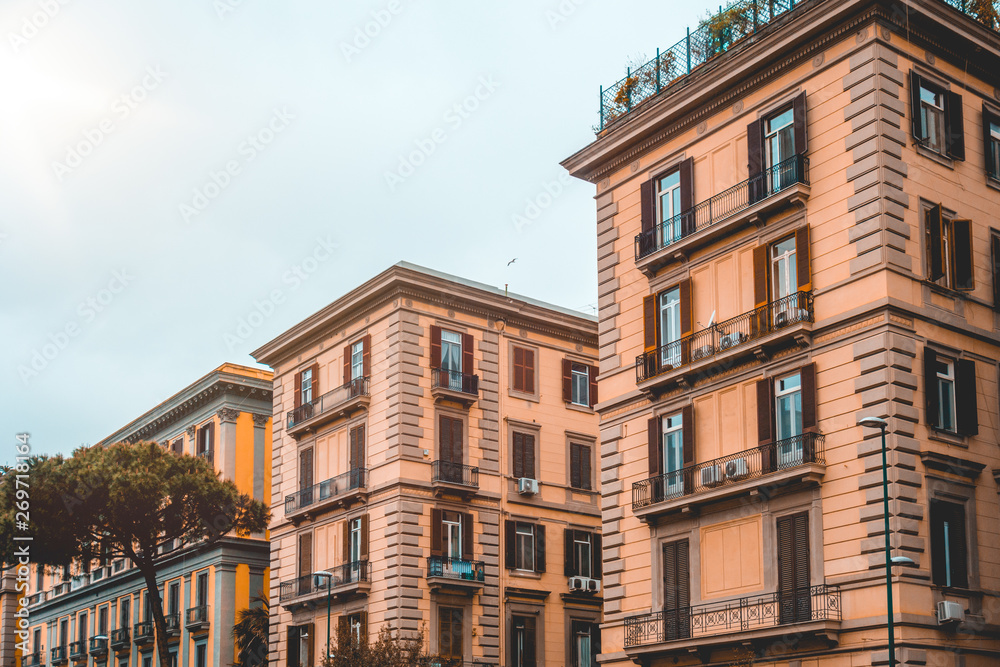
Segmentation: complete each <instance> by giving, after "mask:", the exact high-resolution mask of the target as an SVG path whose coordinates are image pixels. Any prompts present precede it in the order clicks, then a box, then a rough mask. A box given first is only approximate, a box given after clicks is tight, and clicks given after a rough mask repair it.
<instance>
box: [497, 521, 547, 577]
mask: <svg viewBox="0 0 1000 667" xmlns="http://www.w3.org/2000/svg"><path fill="white" fill-rule="evenodd" d="M504 542H505V549H504V551H505V553H504V561H505V563H504V564H505V566H506V567H507V569H510V570H521V571H523V572H545V527H544V526H543V525H541V524H535V523H528V522H526V521H507V522H506V523H505V530H504Z"/></svg>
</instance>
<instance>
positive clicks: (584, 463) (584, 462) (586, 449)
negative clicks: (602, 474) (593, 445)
mask: <svg viewBox="0 0 1000 667" xmlns="http://www.w3.org/2000/svg"><path fill="white" fill-rule="evenodd" d="M578 447H579V448H580V482H581V486H580V488H581V489H587V490H588V491H589V490H591V486H592V485H591V478H592V471H591V469H590V446H589V445H578Z"/></svg>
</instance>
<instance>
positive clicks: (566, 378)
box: [562, 359, 573, 402]
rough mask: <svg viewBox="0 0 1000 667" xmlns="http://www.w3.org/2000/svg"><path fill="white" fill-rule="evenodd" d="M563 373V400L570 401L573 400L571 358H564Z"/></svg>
mask: <svg viewBox="0 0 1000 667" xmlns="http://www.w3.org/2000/svg"><path fill="white" fill-rule="evenodd" d="M562 374H563V377H562V389H563V400H564V401H567V402H570V401H572V400H573V362H572V361H570V360H569V359H563V362H562Z"/></svg>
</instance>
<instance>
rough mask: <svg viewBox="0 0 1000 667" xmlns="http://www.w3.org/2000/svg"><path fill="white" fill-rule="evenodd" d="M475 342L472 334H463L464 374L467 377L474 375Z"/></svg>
mask: <svg viewBox="0 0 1000 667" xmlns="http://www.w3.org/2000/svg"><path fill="white" fill-rule="evenodd" d="M474 345H475V342H474V341H473V338H472V334H467V333H466V334H462V372H463V373H465V374H466V375H473V374H474V373H475V370H474V369H473V358H474V357H475V347H474Z"/></svg>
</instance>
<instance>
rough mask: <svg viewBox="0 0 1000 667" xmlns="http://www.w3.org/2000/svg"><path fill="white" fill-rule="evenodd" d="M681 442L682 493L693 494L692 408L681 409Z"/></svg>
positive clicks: (687, 406) (689, 406)
mask: <svg viewBox="0 0 1000 667" xmlns="http://www.w3.org/2000/svg"><path fill="white" fill-rule="evenodd" d="M681 442H682V450H683V455H684V468H685V470H684V493H694V482H695V480H694V470H693V469H692V466H694V464H695V460H694V408H693V407H692V406H691V405H685V406H684V407H683V408H681Z"/></svg>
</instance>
